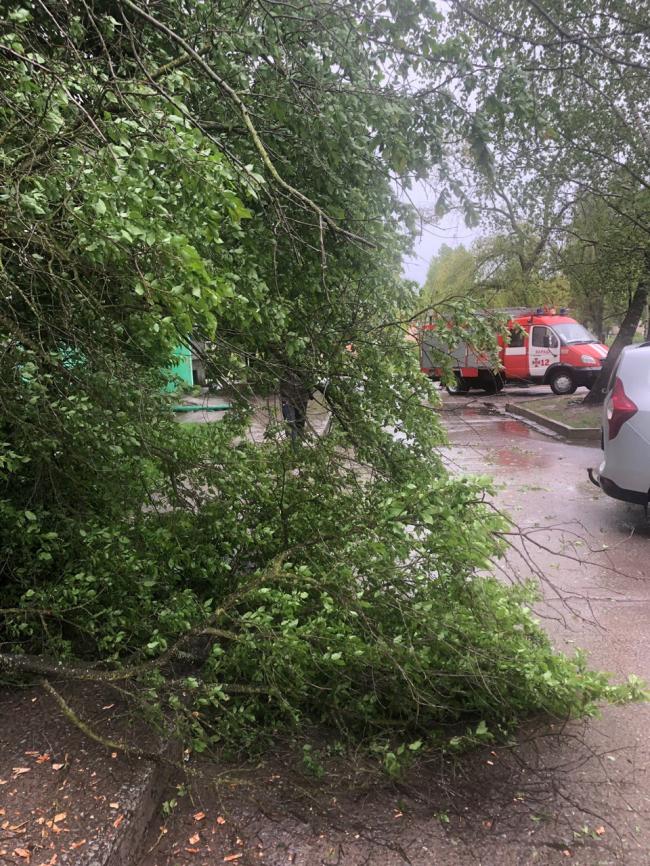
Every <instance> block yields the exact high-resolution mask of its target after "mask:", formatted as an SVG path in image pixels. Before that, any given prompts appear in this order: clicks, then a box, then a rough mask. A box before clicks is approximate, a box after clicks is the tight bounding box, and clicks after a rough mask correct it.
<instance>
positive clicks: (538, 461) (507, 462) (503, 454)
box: [486, 445, 554, 469]
mask: <svg viewBox="0 0 650 866" xmlns="http://www.w3.org/2000/svg"><path fill="white" fill-rule="evenodd" d="M486 462H487V463H493V464H496V465H497V466H509V467H512V468H513V469H543V468H544V467H547V466H551V465H553V463H554V460H553V458H552V457H550V456H549V455H548V454H539V453H538V452H536V451H525V450H523V449H522V448H517V446H516V445H506V446H504V447H503V448H497V449H494V450H491V451H489V452H488V453H487V455H486Z"/></svg>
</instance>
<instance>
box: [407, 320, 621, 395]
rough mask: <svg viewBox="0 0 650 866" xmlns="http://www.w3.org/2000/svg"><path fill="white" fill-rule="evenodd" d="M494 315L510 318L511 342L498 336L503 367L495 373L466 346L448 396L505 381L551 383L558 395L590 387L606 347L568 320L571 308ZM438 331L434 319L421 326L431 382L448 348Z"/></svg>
mask: <svg viewBox="0 0 650 866" xmlns="http://www.w3.org/2000/svg"><path fill="white" fill-rule="evenodd" d="M494 312H499V313H505V314H507V315H508V316H509V317H510V318H509V321H508V324H507V330H508V332H509V334H508V337H509V338H506V340H505V341H504V339H503V337H501V336H499V337H498V344H499V363H500V367H499V369H497V370H494V369H492V368H491V366H490V363H489V359H488V358H487V357H486V356H485V355H482V354H481V353H478V352H476V351H475V350H474V349H473V348H472V346H471V344H470V343H462V344H461V345H459V346H458V347H457V348H455V349H454V350H453V352H451V355H452V363H453V367H454V373H455V376H456V384H455V386H448V388H447V390H448V391H449V392H450V393H466V392H467V391H469V389H470V388H482V389H483V390H485V391H488V392H491V393H494V392H495V391H500V390H501V389H502V388H503V386H504V385H505V384H506V382H513V383H525V382H530V383H534V384H536V385H542V384H544V385H550V386H551V389H552V390H553V392H554V393H555V394H573V392H574V391H575V390H576V388H578V387H579V386H580V385H584V386H586V387H587V388H591V386H592V385H593V383H594V380H595V379H596V376H597V375H598V373H599V372H600V370H601V367H602V363H603V359H604V358H605V357H606V355H607V346H605V345H604V344H603V343H600V342H599V341H598V340H597V339H596V338H595V337H594V336H593V335H592V334H590V333H589V331H588V330H587V329H586V328H585V327H584V325H581V324H580V323H579V322H576V320H575V319H572V318H570V316H567V310H564V309H561V310H559V312H556V311H555V309H554V308H553V307H550V308H543V307H538V308H537V309H535V310H530V309H527V308H516V309H508V310H495V311H494ZM436 330H437V325H436V323H435V322H434V321H433V319H432V318H431V319H430V320H429V322H428V323H426V324H424V325H422V326H421V328H420V367H421V369H422V372H423V373H425V374H426V375H427V376H429V377H430V378H431V379H434V380H439V379H440V377H441V375H442V369H441V367H440V352H441V351H443V352H444V353H445V354H449V350H448V349H447V350H445V349H441V342H440V340H438V339H437V338H436Z"/></svg>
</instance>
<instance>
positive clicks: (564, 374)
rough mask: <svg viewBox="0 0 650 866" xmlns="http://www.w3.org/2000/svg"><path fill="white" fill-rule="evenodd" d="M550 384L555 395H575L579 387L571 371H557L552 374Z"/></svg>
mask: <svg viewBox="0 0 650 866" xmlns="http://www.w3.org/2000/svg"><path fill="white" fill-rule="evenodd" d="M548 384H549V385H550V386H551V391H552V392H553V393H554V394H559V395H562V394H573V392H574V391H575V390H576V388H577V387H578V386H577V385H576V383H575V380H574V378H573V375H572V373H571V372H570V371H569V370H555V372H554V373H552V374H551V377H550V379H549V380H548Z"/></svg>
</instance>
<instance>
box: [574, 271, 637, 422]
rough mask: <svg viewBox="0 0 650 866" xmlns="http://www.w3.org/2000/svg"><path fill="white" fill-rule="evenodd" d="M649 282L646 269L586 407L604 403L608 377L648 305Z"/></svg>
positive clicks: (586, 399) (585, 400)
mask: <svg viewBox="0 0 650 866" xmlns="http://www.w3.org/2000/svg"><path fill="white" fill-rule="evenodd" d="M646 260H648V257H646ZM649 282H650V274H649V272H648V268H647V267H646V270H645V272H644V273H643V275H642V276H641V279H640V280H639V284H638V285H637V287H636V291H635V292H634V295H633V296H632V300H631V301H630V305H629V307H628V308H627V312H626V314H625V318H624V319H623V321H622V323H621V328H620V330H619V332H618V334H617V335H616V339H615V340H614V342H613V343H612V347H611V349H610V350H609V352H608V354H607V357H606V358H605V362H604V363H603V369H602V370H601V371H600V373H599V375H598V378H597V379H596V381H595V382H594V384H593V386H592V388H591V391H590V392H589V393H588V394H587V396H586V397H585V399H584V400H583V401H582V402H583V403H584V404H585V405H586V406H598V405H600V404H601V403H602V402H603V401H604V399H605V396H606V394H607V385H608V383H609V377H610V375H611V372H612V370H613V369H614V365H615V364H616V362H617V361H618V356H619V355H620V354H621V352H622V351H623V349H624V348H625V347H626V346H629V345H630V343H631V342H632V340H633V339H634V334H635V333H636V329H637V328H638V327H639V322H640V321H641V316H642V315H643V311H644V310H645V308H646V304H647V303H648V289H649V288H650V285H649Z"/></svg>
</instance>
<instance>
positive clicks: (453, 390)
mask: <svg viewBox="0 0 650 866" xmlns="http://www.w3.org/2000/svg"><path fill="white" fill-rule="evenodd" d="M446 388H447V393H448V394H467V392H468V391H469V383H468V381H467V380H466V379H463V377H462V376H459V375H458V373H456V384H455V385H447V386H446Z"/></svg>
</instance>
